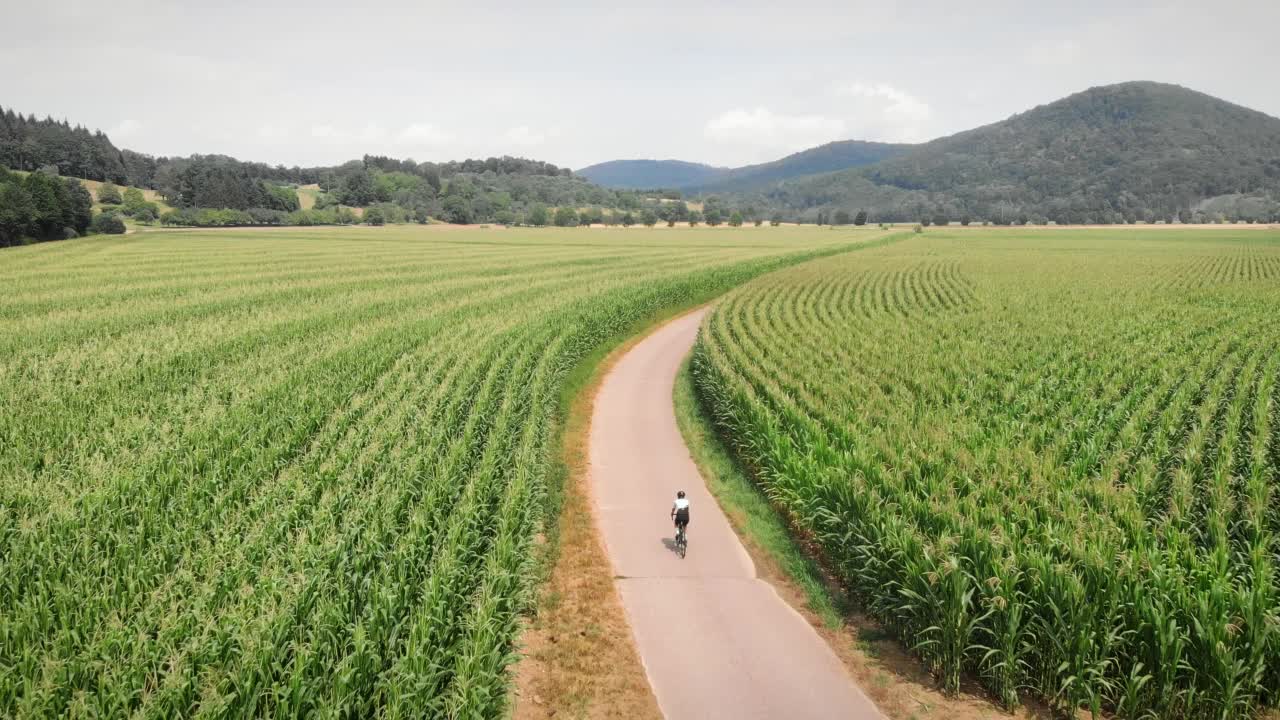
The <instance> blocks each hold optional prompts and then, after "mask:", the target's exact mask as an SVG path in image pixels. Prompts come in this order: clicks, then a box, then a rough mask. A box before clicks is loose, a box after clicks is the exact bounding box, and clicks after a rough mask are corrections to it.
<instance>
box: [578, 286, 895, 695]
mask: <svg viewBox="0 0 1280 720" xmlns="http://www.w3.org/2000/svg"><path fill="white" fill-rule="evenodd" d="M704 314H705V310H700V311H697V312H694V313H691V314H689V315H685V316H683V317H681V318H679V319H677V320H675V321H673V322H671V323H668V324H667V325H664V326H663V327H662V328H660V329H659V330H657V331H656V332H654V333H653V334H652V335H650V336H649V337H647V338H645V339H644V340H642V341H641V342H640V343H639V344H637V345H636V346H635V347H634V348H633V349H632V350H631V351H630V352H628V353H627V354H626V355H625V356H623V357H622V358H621V359H620V360H619V361H618V362H617V364H615V365H614V367H613V369H612V371H610V372H609V374H608V375H607V376H606V377H605V379H604V382H603V384H602V385H601V388H600V392H599V395H597V396H596V401H595V410H594V414H593V416H592V422H591V436H590V476H591V485H592V491H593V494H594V498H593V500H594V502H595V508H596V512H597V514H598V517H599V519H600V526H601V529H602V533H603V535H604V541H605V547H606V549H607V550H608V553H609V557H610V559H611V560H612V562H613V569H614V574H615V575H616V576H617V577H618V580H617V583H618V588H619V591H620V593H621V595H622V602H623V605H624V606H625V607H626V612H627V619H628V621H629V622H630V624H631V629H632V632H633V633H634V635H635V638H636V644H637V645H638V647H639V650H640V657H641V660H642V661H643V662H644V666H645V669H646V671H647V672H648V674H649V682H650V683H651V684H652V685H653V689H654V693H655V694H656V695H657V698H658V705H659V706H660V707H661V708H662V712H663V713H664V714H665V715H666V716H667V717H668V718H881V717H882V716H881V715H880V713H879V711H877V710H876V708H875V705H874V704H872V702H871V701H870V700H869V699H868V698H867V697H866V695H864V694H863V692H862V691H861V690H860V689H859V688H858V687H857V686H856V685H855V684H854V683H853V680H852V679H851V678H850V677H849V675H848V673H847V672H846V670H845V668H844V666H843V665H842V664H841V662H840V660H839V659H838V658H837V657H836V656H835V654H834V653H833V652H832V651H831V648H829V647H828V646H827V644H826V643H825V641H823V639H822V638H821V637H819V636H818V634H817V633H816V632H814V630H813V628H811V627H810V626H809V624H808V623H807V622H806V621H805V620H804V618H802V617H801V616H800V615H799V614H798V613H796V612H795V611H794V610H793V609H792V608H791V607H790V606H789V605H787V604H786V603H785V602H783V600H782V599H781V598H780V597H779V596H778V594H777V593H776V592H775V591H774V589H773V587H772V586H770V585H769V584H768V583H766V582H764V581H763V580H759V579H757V578H756V571H755V565H754V564H753V563H752V562H751V558H750V556H748V555H747V552H746V550H745V549H743V547H742V544H741V543H740V542H739V541H738V538H737V536H736V535H735V534H734V532H733V529H732V528H731V527H730V526H729V522H728V520H727V519H726V518H725V516H724V513H722V512H721V511H720V508H719V506H718V505H716V503H715V501H714V500H713V499H712V497H711V495H710V494H709V493H708V491H707V489H706V486H705V485H704V484H703V481H702V478H701V477H700V476H699V474H698V470H697V467H696V466H695V465H694V464H693V460H692V459H691V458H690V457H689V451H688V449H687V448H686V447H685V445H684V440H683V438H682V437H681V436H680V430H679V428H678V427H677V426H676V420H675V410H674V408H673V406H672V397H671V396H672V391H673V389H674V383H675V376H676V371H677V370H678V369H679V366H680V363H681V362H682V361H683V360H684V357H685V356H686V355H687V354H688V352H689V349H690V348H691V347H692V345H693V341H694V338H695V337H696V335H697V332H698V324H699V322H700V321H701V319H702V316H703V315H704ZM677 489H683V490H685V491H686V492H687V493H688V494H689V498H690V503H691V508H690V512H691V520H690V529H689V553H688V557H686V558H685V559H684V560H681V559H680V558H679V556H677V555H676V554H675V553H674V552H672V550H671V547H672V534H673V530H672V527H671V524H670V521H669V520H668V514H669V512H670V508H671V501H672V499H673V498H674V497H675V491H676V490H677Z"/></svg>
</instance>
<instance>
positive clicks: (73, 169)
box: [0, 108, 126, 182]
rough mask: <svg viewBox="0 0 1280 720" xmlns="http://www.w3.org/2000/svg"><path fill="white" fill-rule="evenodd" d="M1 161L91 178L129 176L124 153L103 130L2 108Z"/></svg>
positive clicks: (17, 166)
mask: <svg viewBox="0 0 1280 720" xmlns="http://www.w3.org/2000/svg"><path fill="white" fill-rule="evenodd" d="M0 165H3V166H5V167H9V168H12V169H15V170H27V171H34V170H39V169H40V168H55V169H56V171H57V173H58V174H59V175H63V176H67V177H78V178H87V179H89V180H114V181H116V182H124V181H125V179H126V173H125V165H124V158H123V156H122V155H121V153H120V151H119V150H118V149H117V148H116V147H115V146H114V145H112V144H111V140H109V139H108V138H107V136H106V135H104V134H103V133H102V132H101V131H96V130H95V131H90V130H89V129H87V128H83V127H80V126H79V125H71V124H70V123H68V122H67V121H65V120H54V119H53V118H45V119H44V120H39V119H37V118H36V116H34V115H26V116H24V115H22V114H21V113H17V112H14V111H13V110H12V109H9V110H6V109H3V108H0Z"/></svg>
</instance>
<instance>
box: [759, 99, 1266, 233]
mask: <svg viewBox="0 0 1280 720" xmlns="http://www.w3.org/2000/svg"><path fill="white" fill-rule="evenodd" d="M764 196H765V197H766V198H767V204H771V205H775V206H779V207H783V208H786V209H787V210H788V211H790V212H793V213H803V212H806V211H816V210H818V209H824V208H828V209H829V208H848V209H859V208H865V209H867V210H869V211H870V214H871V217H872V219H873V220H874V219H887V220H915V219H923V218H931V217H949V218H951V219H959V218H960V217H962V216H971V217H974V218H985V219H990V220H995V221H999V220H1001V219H1004V220H1010V219H1012V220H1014V221H1017V220H1019V219H1025V220H1031V221H1037V220H1039V221H1043V220H1054V221H1057V222H1062V223H1085V222H1122V221H1133V220H1135V219H1136V220H1150V219H1162V218H1163V219H1169V218H1172V217H1177V216H1182V218H1183V219H1184V220H1193V219H1213V218H1212V216H1213V215H1216V214H1218V213H1222V214H1223V215H1225V218H1226V219H1233V217H1234V218H1235V219H1244V220H1250V219H1259V220H1265V219H1269V218H1270V217H1272V216H1273V215H1274V214H1275V213H1276V212H1277V211H1280V203H1277V200H1280V119H1277V118H1274V117H1271V116H1269V115H1266V114H1264V113H1260V112H1257V111H1254V110H1250V109H1248V108H1244V107H1241V106H1239V105H1234V104H1232V103H1229V102H1225V101H1223V100H1219V99H1217V98H1214V97H1211V96H1209V95H1205V94H1203V93H1199V92H1195V91H1192V90H1188V89H1186V88H1183V87H1179V86H1177V85H1166V84H1160V83H1152V82H1130V83H1123V84H1119V85H1109V86H1104V87H1095V88H1091V89H1089V90H1086V91H1084V92H1081V93H1077V94H1075V95H1071V96H1069V97H1066V98H1064V99H1062V100H1058V101H1056V102H1053V103H1050V104H1048V105H1042V106H1040V107H1037V108H1034V109H1032V110H1029V111H1027V112H1024V113H1021V114H1018V115H1014V116H1013V117H1010V118H1009V119H1007V120H1004V121H1001V122H998V123H994V124H992V125H987V126H984V127H980V128H977V129H974V130H969V131H966V132H962V133H959V134H956V135H952V136H949V137H945V138H941V139H938V140H934V141H932V142H928V143H924V144H923V145H920V146H917V147H916V148H914V149H913V150H911V151H910V152H907V153H905V154H902V155H899V156H897V157H894V158H890V159H888V160H885V161H883V162H880V163H877V164H875V165H870V166H867V167H864V168H857V169H853V170H846V171H841V172H837V173H830V174H826V175H818V176H813V177H809V178H802V179H799V180H796V181H793V182H790V183H783V184H780V185H776V186H774V187H772V188H770V189H768V190H766V191H765V192H764ZM758 201H759V200H757V202H758ZM1198 214H1199V215H1200V217H1197V215H1198Z"/></svg>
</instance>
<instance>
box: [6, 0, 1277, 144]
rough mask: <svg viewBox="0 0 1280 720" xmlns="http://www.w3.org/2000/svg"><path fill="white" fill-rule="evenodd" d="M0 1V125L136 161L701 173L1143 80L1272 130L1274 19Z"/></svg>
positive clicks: (780, 7) (1005, 5) (994, 5)
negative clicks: (227, 159) (26, 118)
mask: <svg viewBox="0 0 1280 720" xmlns="http://www.w3.org/2000/svg"><path fill="white" fill-rule="evenodd" d="M1048 5H1049V3H1040V2H1025V1H1017V2H981V1H979V2H954V1H948V2H917V3H900V4H898V3H892V2H884V1H882V2H874V3H862V2H855V1H851V0H843V1H838V2H830V3H812V2H803V1H795V2H776V1H773V2H764V3H756V2H741V1H736V2H723V3H721V2H715V3H710V2H671V3H666V2H660V1H654V2H647V3H644V4H643V5H641V4H636V5H635V6H633V7H623V6H617V7H609V3H603V2H598V3H589V2H581V3H573V4H569V3H537V2H515V1H511V2H505V3H492V2H466V3H461V2H460V3H434V2H387V1H384V0H364V1H363V2H350V1H347V2H342V3H329V2H327V1H326V0H310V1H309V2H297V3H284V2H278V1H276V0H254V1H253V2H245V1H242V0H229V1H227V2H210V1H208V0H205V1H204V2H200V3H194V2H188V1H187V0H168V1H166V2H137V1H136V0H94V1H93V2H79V1H75V2H65V1H63V2H60V1H56V0H50V1H47V2H44V1H37V0H0V18H3V19H4V25H5V26H6V30H5V31H4V33H3V34H4V40H3V43H0V61H2V62H3V65H0V67H3V68H4V71H3V73H0V105H4V106H5V107H12V108H14V109H16V110H18V111H21V112H24V113H31V112H34V113H36V114H38V115H41V116H44V115H46V114H51V115H53V116H55V117H59V118H66V119H68V120H70V121H71V122H72V123H80V124H84V125H88V126H91V127H97V128H101V129H103V130H105V131H107V132H108V134H109V135H110V136H111V138H112V140H113V141H114V142H115V143H116V144H117V145H119V146H123V147H128V148H133V149H135V150H139V151H143V152H148V153H153V154H157V155H172V154H179V155H187V154H190V153H194V152H199V153H225V154H229V155H234V156H236V157H239V158H241V159H247V160H261V161H264V162H270V163H284V164H288V165H294V164H298V165H317V164H329V163H336V162H340V161H343V160H347V159H351V158H355V157H359V156H360V155H362V154H363V153H366V152H368V153H377V154H385V155H392V156H396V157H413V158H415V159H417V160H450V159H461V158H464V157H477V156H488V155H502V154H510V155H523V156H527V157H534V158H538V159H542V160H547V161H550V162H554V163H556V164H559V165H567V166H570V167H573V168H580V167H583V166H585V165H588V164H591V163H595V162H600V161H603V160H611V159H616V158H640V157H644V158H679V159H683V160H692V161H698V162H707V163H711V164H715V165H739V164H744V163H749V162H757V161H763V160H770V159H774V158H776V157H780V156H782V155H785V154H787V153H789V152H793V151H796V150H800V149H803V148H806V147H810V146H813V145H817V144H820V143H823V142H827V141H830V140H837V139H849V138H856V139H865V140H885V141H919V140H927V139H930V138H933V137H938V136H941V135H946V134H949V133H952V132H956V131H958V130H964V129H967V128H970V127H974V126H977V125H981V124H984V123H988V122H993V121H996V120H1000V119H1002V118H1004V117H1007V116H1009V115H1010V114H1013V113H1015V112H1019V111H1022V110H1026V109H1028V108H1030V107H1032V106H1034V105H1037V104H1040V103H1045V102H1049V101H1052V100H1055V99H1057V98H1059V97H1062V96H1064V95H1068V94H1070V93H1072V92H1077V91H1079V90H1083V89H1085V88H1087V87H1090V86H1092V85H1101V84H1107V83H1113V82H1121V81H1125V80H1139V79H1142V80H1160V81H1164V82H1173V83H1178V84H1180V85H1185V86H1187V87H1190V88H1193V89H1196V90H1201V91H1204V92H1207V93H1210V94H1212V95H1217V96H1219V97H1222V98H1224V99H1227V100H1230V101H1232V102H1236V103H1239V104H1242V105H1246V106H1249V107H1252V108H1255V109H1257V110H1261V111H1263V112H1266V113H1269V114H1271V115H1275V116H1280V82H1278V81H1277V71H1278V70H1280V40H1277V37H1278V35H1277V33H1278V32H1280V0H1254V1H1252V2H1249V1H1242V0H1220V1H1218V2H1203V0H1201V1H1200V2H1194V3H1193V2H1182V1H1181V0H1170V1H1168V2H1159V3H1134V2H1125V1H1124V0H1106V1H1101V2H1099V1H1096V0H1082V1H1080V2H1064V3H1060V4H1058V5H1060V6H1061V7H1057V8H1050V7H1047V6H1048Z"/></svg>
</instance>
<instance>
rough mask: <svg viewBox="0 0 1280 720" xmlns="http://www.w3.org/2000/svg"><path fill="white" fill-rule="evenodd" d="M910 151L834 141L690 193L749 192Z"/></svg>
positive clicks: (749, 167) (717, 179)
mask: <svg viewBox="0 0 1280 720" xmlns="http://www.w3.org/2000/svg"><path fill="white" fill-rule="evenodd" d="M912 147H914V146H912V145H903V144H894V143H879V142H866V141H863V140H838V141H836V142H830V143H827V144H826V145H819V146H818V147H815V148H809V149H808V150H802V151H800V152H798V153H794V154H791V155H788V156H786V157H784V158H782V159H781V160H774V161H773V162H767V163H761V164H759V165H747V166H745V167H740V168H734V169H732V170H730V171H728V172H726V173H722V174H720V175H718V176H716V177H714V178H711V179H709V180H707V181H704V182H702V183H699V184H698V186H697V187H695V188H693V189H694V190H696V191H697V192H703V193H707V192H733V191H743V190H751V189H754V188H761V187H765V186H768V185H771V184H773V183H776V182H779V181H781V180H787V179H790V178H795V177H801V176H804V175H814V174H817V173H826V172H833V171H836V170H846V169H849V168H856V167H862V166H864V165H871V164H874V163H878V162H880V161H882V160H886V159H888V158H893V157H898V156H900V155H902V154H904V153H906V152H908V151H910V150H911V148H912Z"/></svg>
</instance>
